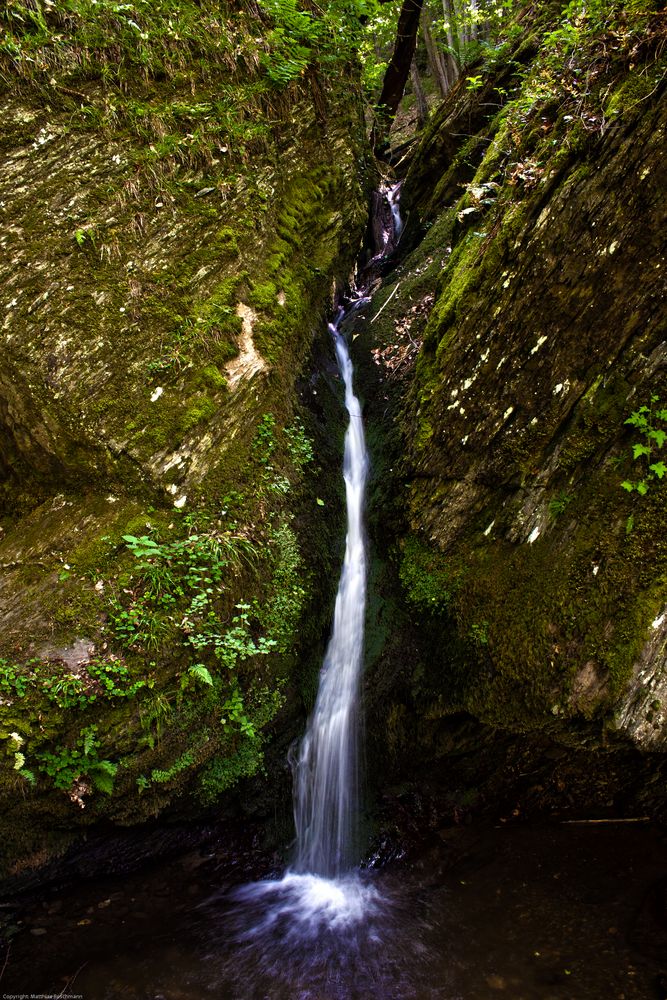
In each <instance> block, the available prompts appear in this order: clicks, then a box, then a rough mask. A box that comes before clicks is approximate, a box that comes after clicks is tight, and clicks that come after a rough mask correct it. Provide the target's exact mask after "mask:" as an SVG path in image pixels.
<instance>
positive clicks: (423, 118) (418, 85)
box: [410, 58, 428, 128]
mask: <svg viewBox="0 0 667 1000" xmlns="http://www.w3.org/2000/svg"><path fill="white" fill-rule="evenodd" d="M410 81H411V83H412V89H413V91H414V95H415V104H416V107H417V125H418V127H419V128H423V127H424V125H425V124H426V122H427V121H428V104H427V102H426V94H425V93H424V88H423V87H422V82H421V79H420V77H419V70H418V69H417V63H416V61H415V59H414V58H413V60H412V62H411V64H410Z"/></svg>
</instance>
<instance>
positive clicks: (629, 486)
mask: <svg viewBox="0 0 667 1000" xmlns="http://www.w3.org/2000/svg"><path fill="white" fill-rule="evenodd" d="M621 486H622V487H623V489H624V490H627V491H628V493H632V491H633V490H634V488H635V484H634V483H631V482H630V481H629V480H628V479H626V480H625V481H624V482H622V483H621Z"/></svg>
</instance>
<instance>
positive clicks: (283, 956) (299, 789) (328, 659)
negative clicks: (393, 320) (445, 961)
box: [226, 188, 400, 997]
mask: <svg viewBox="0 0 667 1000" xmlns="http://www.w3.org/2000/svg"><path fill="white" fill-rule="evenodd" d="M396 193H397V192H396V188H389V189H386V190H384V191H383V192H381V195H382V197H381V199H378V200H379V201H380V202H381V205H382V216H381V217H379V218H378V219H376V220H375V221H376V224H377V228H378V229H379V231H380V234H381V238H380V240H379V246H377V247H376V250H377V252H376V254H375V256H374V257H373V258H372V260H371V262H370V263H369V265H367V268H366V271H365V274H366V280H365V287H364V288H363V289H362V290H361V291H360V293H359V294H358V296H357V297H356V298H355V299H353V300H352V302H351V304H350V305H349V306H348V307H347V308H341V309H340V310H339V313H338V316H337V317H336V320H335V322H334V323H331V324H329V329H330V332H331V334H332V337H333V341H334V347H335V351H336V357H337V360H338V367H339V371H340V374H341V377H342V379H343V383H344V386H345V406H346V409H347V412H348V415H349V423H348V428H347V431H346V435H345V454H344V463H343V475H344V479H345V491H346V500H347V537H346V543H345V558H344V562H343V568H342V572H341V577H340V582H339V586H338V594H337V596H336V604H335V609H334V620H333V628H332V633H331V638H330V641H329V645H328V647H327V651H326V655H325V657H324V662H323V666H322V670H321V673H320V685H319V691H318V695H317V699H316V703H315V708H314V710H313V714H312V716H311V718H310V719H309V722H308V726H307V729H306V733H305V735H304V737H303V740H302V741H301V744H300V746H299V748H298V750H297V752H296V753H295V754H294V755H293V760H292V766H293V772H294V816H295V825H296V832H297V836H296V844H295V852H294V860H293V864H292V867H291V868H289V869H288V870H287V872H286V873H285V875H284V876H283V878H282V879H280V880H279V881H263V882H253V883H250V884H249V885H245V886H242V887H241V888H240V889H236V890H234V891H233V892H232V893H231V894H229V895H228V896H226V900H227V901H228V902H229V901H230V900H231V901H232V902H233V903H234V904H235V907H236V909H234V910H232V912H231V914H230V917H229V919H230V921H231V926H230V928H229V935H230V937H231V938H232V939H233V940H234V941H235V942H236V945H237V952H236V963H237V969H236V973H235V975H238V971H239V969H240V967H241V965H242V964H243V962H247V963H248V965H249V966H252V969H253V976H256V975H257V973H258V972H260V973H261V974H262V975H263V976H265V977H266V978H267V981H270V982H271V983H272V984H273V986H272V988H273V989H275V984H276V982H277V981H279V980H281V979H282V978H283V977H284V976H285V975H286V970H289V976H290V982H291V983H292V986H293V985H294V982H295V979H298V980H299V981H301V982H304V983H305V982H307V981H308V980H309V977H310V976H311V975H312V974H313V972H314V969H315V968H316V967H317V969H318V970H321V969H322V968H328V967H329V966H333V965H335V966H336V967H337V968H339V970H341V969H342V968H343V967H347V968H348V971H349V967H350V965H351V964H354V961H355V956H360V955H361V954H362V953H363V954H365V955H368V954H369V953H372V952H373V950H374V949H377V946H378V944H379V942H380V941H381V939H382V936H383V931H382V927H383V926H384V925H385V924H386V920H387V915H388V912H389V909H390V905H389V901H388V900H387V899H386V898H385V897H384V896H381V895H380V893H379V891H378V890H377V888H376V887H375V885H374V884H373V882H372V880H371V879H370V878H369V877H363V876H362V874H361V873H360V872H359V871H358V870H355V868H354V865H355V864H356V863H358V860H359V858H358V857H356V856H355V844H356V835H355V834H356V823H357V817H358V813H359V801H358V799H359V796H358V787H359V782H358V773H357V772H358V744H359V729H360V725H359V689H360V675H361V669H362V663H363V647H364V619H365V606H366V544H365V536H364V526H363V510H364V493H365V486H366V479H367V475H368V453H367V451H366V444H365V440H364V430H363V422H362V414H361V406H360V403H359V400H358V399H357V397H356V396H355V394H354V389H353V368H352V361H351V359H350V354H349V351H348V347H347V343H346V341H345V336H344V333H343V328H344V326H345V324H346V321H347V320H349V318H350V317H351V316H352V315H353V314H354V313H355V312H356V311H357V310H358V309H360V308H361V307H363V305H364V304H365V303H367V302H368V301H369V300H368V297H367V296H366V294H365V293H366V291H367V290H368V287H369V285H370V283H371V281H373V280H374V279H375V278H377V273H378V271H377V268H378V265H381V263H382V261H383V260H384V258H385V256H386V255H387V254H389V253H390V252H391V251H392V250H393V248H394V246H395V244H396V239H397V236H396V230H395V222H394V220H398V222H399V223H400V215H399V214H398V208H397V203H396ZM364 961H365V966H364V968H365V971H364V972H363V977H364V978H365V977H366V976H367V975H369V974H370V975H371V977H374V978H375V981H376V982H380V980H381V979H382V977H383V975H384V972H383V971H382V970H381V969H380V967H379V966H378V967H375V968H373V969H371V965H372V964H373V963H372V962H371V963H370V964H369V960H368V958H366V959H365V960H364ZM383 963H384V966H387V960H386V957H385V958H384V959H383ZM318 974H319V973H318ZM341 975H342V972H341ZM359 975H360V976H361V975H362V973H361V972H360V973H359ZM298 995H299V996H302V997H306V996H308V997H310V996H311V995H312V996H317V997H320V995H324V994H320V993H318V992H316V993H312V994H311V992H310V991H309V988H306V987H304V988H303V990H302V991H301V992H300V993H299V994H298ZM327 995H328V994H327ZM341 995H342V994H341ZM346 995H347V994H346Z"/></svg>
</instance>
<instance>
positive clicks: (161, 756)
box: [0, 413, 314, 816]
mask: <svg viewBox="0 0 667 1000" xmlns="http://www.w3.org/2000/svg"><path fill="white" fill-rule="evenodd" d="M253 442H254V443H253V445H252V448H251V454H252V462H253V464H254V474H253V477H252V482H253V484H254V486H253V487H252V491H251V492H250V493H248V494H246V495H243V494H241V493H238V492H236V493H231V494H229V495H228V496H227V497H225V498H224V502H225V504H226V506H225V507H224V508H222V509H218V510H217V512H216V514H213V513H212V512H211V510H210V509H209V511H207V510H205V509H201V508H200V509H199V510H196V511H193V512H191V513H190V514H181V513H178V512H173V511H172V512H165V511H159V510H155V509H154V510H153V511H152V513H149V514H148V515H146V514H145V513H139V514H137V515H136V516H135V517H134V518H133V519H132V520H131V521H129V522H125V523H123V521H122V517H121V518H119V519H118V521H117V524H116V526H115V527H114V528H113V531H112V533H111V534H108V535H105V536H103V537H101V538H100V537H96V538H94V539H92V540H91V541H90V542H88V543H87V544H83V543H82V544H80V545H79V547H78V548H76V549H73V550H72V552H71V554H70V555H69V556H68V559H69V560H70V561H68V562H63V563H61V569H60V572H59V574H58V582H57V586H56V591H57V593H56V594H55V597H54V607H55V606H56V605H59V606H62V605H64V606H65V607H71V609H72V615H71V620H68V621H64V622H61V623H60V626H59V627H60V628H62V629H63V631H64V632H65V633H67V629H68V627H69V628H71V627H75V628H79V629H80V628H81V627H82V625H83V623H84V622H85V621H86V618H85V617H84V616H83V614H82V603H81V597H80V596H79V595H82V594H85V593H88V594H89V595H90V597H89V598H85V601H84V603H86V602H87V601H88V600H90V601H91V615H90V618H89V619H88V624H87V626H86V627H87V628H89V629H90V632H89V636H90V637H91V641H90V642H89V643H88V644H87V645H88V650H89V652H88V653H87V654H86V653H83V654H79V655H78V657H77V659H76V661H72V658H71V656H70V658H69V659H67V660H66V659H65V655H66V651H63V653H62V654H61V656H60V657H58V656H57V655H56V654H55V653H54V654H53V655H52V657H51V658H48V657H32V658H31V659H29V660H24V661H18V660H10V659H8V658H6V659H4V660H2V661H0V736H2V737H3V740H4V750H5V766H4V769H3V777H2V780H1V783H0V787H1V788H2V791H3V792H4V794H5V795H10V796H11V795H13V794H15V792H16V790H17V788H19V787H21V785H22V787H23V790H24V794H25V795H27V796H28V800H29V799H30V797H31V796H32V795H37V794H43V793H44V792H45V791H46V789H47V788H48V785H49V783H51V784H52V786H53V787H54V788H55V789H57V790H59V791H63V792H66V793H67V795H68V796H69V798H70V799H71V801H72V802H75V803H76V804H77V805H78V806H80V807H86V806H87V805H88V802H89V800H90V802H91V803H93V804H94V807H93V806H91V808H93V812H94V813H95V814H100V813H107V814H111V815H117V814H120V815H124V813H125V811H127V809H128V805H127V801H128V796H130V797H131V796H132V794H133V792H132V789H133V788H134V794H135V795H136V794H139V795H140V797H141V798H142V800H145V806H143V807H137V816H139V815H141V814H142V813H143V811H144V810H145V809H147V810H149V811H151V810H155V809H159V808H161V807H162V805H163V804H165V803H166V802H167V801H169V799H170V798H171V797H172V796H173V795H174V794H175V793H176V792H177V791H178V790H179V789H181V790H183V788H184V786H185V784H186V783H188V782H191V776H192V773H193V772H194V773H199V772H201V774H200V777H199V778H198V784H196V785H195V794H196V796H198V797H199V799H200V800H201V802H202V803H204V804H206V803H211V802H213V801H214V799H215V798H216V797H217V795H219V794H221V793H222V792H224V791H225V790H227V789H228V788H229V787H231V785H232V784H234V783H235V782H236V781H237V780H238V779H240V778H241V777H245V776H250V775H252V774H254V773H256V772H257V771H258V769H260V768H261V766H262V761H263V745H264V740H265V735H264V730H265V729H266V727H267V726H268V725H269V724H270V723H271V722H272V720H273V719H274V718H275V716H276V714H277V713H278V712H279V710H280V709H281V707H282V706H283V704H284V701H285V694H284V688H285V685H286V682H287V680H288V671H289V669H290V667H291V665H292V663H293V655H294V650H295V649H296V647H297V646H298V643H299V630H300V627H301V619H302V615H303V613H304V610H305V608H306V606H307V604H308V602H309V601H310V600H311V597H312V594H313V586H312V580H311V578H310V576H309V574H308V573H307V571H306V570H305V567H304V565H303V558H302V554H301V543H300V541H299V538H298V536H297V534H296V531H295V529H294V527H293V525H292V515H291V514H290V513H289V510H288V508H287V506H286V500H287V497H288V496H289V495H290V494H291V493H292V492H299V491H300V490H301V488H302V484H303V479H304V476H306V475H307V473H308V470H309V468H310V467H311V466H312V464H313V460H314V454H313V443H312V440H311V438H310V437H309V435H308V434H307V432H306V429H305V426H304V423H303V421H302V420H301V419H300V418H298V417H295V418H293V419H292V421H291V422H290V423H289V424H287V426H281V425H280V424H279V423H278V421H277V419H276V417H275V416H274V415H273V414H271V413H266V414H264V415H263V416H262V418H261V419H260V421H259V422H258V424H257V425H256V427H255V431H254V438H253ZM257 518H261V526H260V527H255V528H254V529H252V534H250V533H249V529H248V527H247V525H248V524H250V523H252V522H253V521H254V520H255V519H257ZM121 524H122V525H123V527H120V525H121ZM242 525H246V527H245V528H244V527H242ZM93 582H94V583H95V586H93ZM243 592H245V593H248V594H249V595H251V596H249V597H248V599H247V600H246V601H245V602H244V601H239V599H238V595H239V593H243ZM65 617H66V618H68V619H69V615H67V616H65ZM79 634H80V633H79ZM93 637H94V641H93ZM93 649H94V652H92V650H93ZM17 783H18V784H17ZM197 789H198V791H197ZM100 792H101V793H104V794H103V795H102V798H100V797H99V794H98V793H100ZM105 797H106V798H108V799H109V805H108V806H105V805H104V799H105ZM119 810H120V813H119V812H118V811H119Z"/></svg>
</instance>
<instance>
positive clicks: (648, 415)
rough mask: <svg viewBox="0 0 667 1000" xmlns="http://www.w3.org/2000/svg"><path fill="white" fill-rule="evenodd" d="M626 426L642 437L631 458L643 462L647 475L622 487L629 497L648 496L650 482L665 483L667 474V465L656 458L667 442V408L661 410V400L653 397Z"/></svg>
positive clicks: (624, 483)
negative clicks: (660, 480)
mask: <svg viewBox="0 0 667 1000" xmlns="http://www.w3.org/2000/svg"><path fill="white" fill-rule="evenodd" d="M625 422H626V424H630V426H631V427H634V428H635V430H636V431H637V433H638V435H639V440H638V441H635V442H634V443H633V445H632V457H633V459H634V460H635V461H640V460H641V461H642V465H643V467H644V475H643V476H642V477H641V479H637V480H634V481H633V480H630V479H625V480H624V481H623V482H622V483H621V486H622V487H623V489H624V490H627V491H628V493H632V492H633V491H634V490H636V491H637V493H639V495H640V496H645V495H646V494H647V493H648V490H649V485H650V482H651V480H653V479H663V478H664V476H665V474H666V473H667V465H665V463H664V462H663V461H662V459H660V458H658V456H657V454H656V452H659V451H660V450H661V449H662V447H663V445H664V443H665V441H667V408H665V407H661V405H660V401H659V397H658V396H655V395H653V396H651V402H650V405H649V406H640V407H639V409H638V410H635V411H634V413H631V414H630V416H629V417H628V419H627V420H626V421H625Z"/></svg>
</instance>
